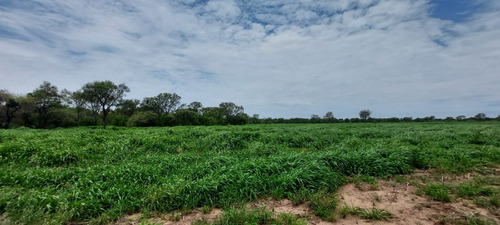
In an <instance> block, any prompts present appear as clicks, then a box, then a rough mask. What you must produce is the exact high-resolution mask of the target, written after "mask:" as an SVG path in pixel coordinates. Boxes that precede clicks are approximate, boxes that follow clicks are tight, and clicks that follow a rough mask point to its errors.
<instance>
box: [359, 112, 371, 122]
mask: <svg viewBox="0 0 500 225" xmlns="http://www.w3.org/2000/svg"><path fill="white" fill-rule="evenodd" d="M371 114H372V111H370V110H368V109H365V110H361V111H360V112H359V118H360V119H362V120H365V121H366V120H368V118H370V115H371Z"/></svg>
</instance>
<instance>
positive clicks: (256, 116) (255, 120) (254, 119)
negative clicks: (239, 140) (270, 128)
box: [249, 114, 260, 124]
mask: <svg viewBox="0 0 500 225" xmlns="http://www.w3.org/2000/svg"><path fill="white" fill-rule="evenodd" d="M259 117H260V115H259V114H253V115H252V117H250V119H249V121H250V123H254V124H256V123H259Z"/></svg>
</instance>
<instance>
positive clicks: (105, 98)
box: [82, 80, 130, 128]
mask: <svg viewBox="0 0 500 225" xmlns="http://www.w3.org/2000/svg"><path fill="white" fill-rule="evenodd" d="M125 92H130V89H129V88H128V87H127V86H126V85H125V84H119V85H116V84H114V83H113V82H111V81H109V80H106V81H94V82H90V83H87V84H85V85H83V87H82V95H83V96H82V97H83V99H84V100H85V101H86V102H90V103H92V104H93V105H94V107H93V108H95V106H96V105H97V106H99V108H98V111H97V112H100V113H101V116H102V126H103V128H106V118H107V117H108V114H109V112H110V111H111V107H114V106H116V105H118V104H119V103H120V102H121V101H122V100H123V97H124V96H125Z"/></svg>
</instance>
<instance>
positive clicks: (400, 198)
mask: <svg viewBox="0 0 500 225" xmlns="http://www.w3.org/2000/svg"><path fill="white" fill-rule="evenodd" d="M419 176H427V177H429V179H430V178H431V172H429V171H416V172H415V173H414V174H413V175H412V180H418V179H419ZM415 177H416V178H417V179H415ZM473 177H474V175H471V174H466V175H462V176H450V177H446V176H442V177H437V178H436V177H432V179H433V180H436V179H438V180H442V181H445V182H450V183H454V182H464V181H467V180H469V179H472V178H473ZM420 178H422V177H420ZM373 188H374V187H373V186H372V187H371V186H370V185H369V184H360V185H354V184H347V185H344V186H343V187H342V188H340V189H339V190H338V191H337V194H338V196H339V197H338V198H339V200H340V203H339V206H338V208H341V207H342V206H344V205H347V206H349V207H353V208H354V207H361V208H365V209H371V208H372V207H376V208H377V209H384V210H387V211H388V212H390V213H392V214H393V215H394V216H393V217H392V218H390V219H389V220H388V221H371V220H364V219H361V218H360V217H359V216H348V217H346V218H340V216H339V218H338V220H337V221H336V222H333V223H332V222H327V221H323V220H321V219H320V218H319V217H317V216H315V215H314V213H313V211H312V210H311V209H310V207H309V205H308V204H307V203H303V204H300V205H296V206H294V205H293V204H292V202H291V201H290V200H287V199H283V200H272V199H264V200H259V201H256V202H252V203H249V204H248V205H247V207H248V208H255V207H265V208H266V209H267V210H270V211H272V212H274V213H275V214H280V213H289V214H292V215H297V216H299V217H300V218H306V219H307V220H308V221H310V222H309V224H312V225H329V224H339V225H350V224H405V225H406V224H421V225H431V224H438V223H439V221H440V220H441V218H443V217H445V216H446V217H448V218H460V217H463V216H472V215H476V216H482V217H487V218H490V219H493V220H495V221H496V222H497V223H498V224H500V218H499V217H497V216H495V215H492V214H491V213H490V212H488V210H486V209H482V208H479V207H477V206H475V205H474V203H473V202H472V201H470V200H466V199H458V200H456V201H454V202H452V203H441V202H436V201H431V200H429V199H427V198H425V197H422V196H419V195H417V194H416V192H417V188H416V187H414V186H412V185H410V184H409V183H407V184H401V183H396V182H389V181H379V183H378V185H377V187H376V188H375V189H374V190H373ZM221 214H222V211H221V210H220V209H213V210H212V211H211V212H210V213H207V214H203V213H202V211H201V209H199V208H198V209H194V210H193V211H192V212H191V213H190V214H187V215H180V213H177V214H175V213H169V214H165V215H162V216H156V217H153V218H150V219H148V220H147V221H148V222H150V223H158V224H165V225H167V224H168V225H187V224H191V223H192V222H194V221H196V220H198V219H204V220H206V221H208V222H211V221H214V220H215V219H217V217H218V216H220V215H221ZM175 215H177V218H178V219H179V220H178V221H175V219H174V218H175ZM140 217H141V214H133V215H128V216H126V217H124V218H122V219H120V220H119V221H117V222H116V223H115V224H117V225H136V224H139V222H138V221H140Z"/></svg>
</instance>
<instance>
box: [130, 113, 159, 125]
mask: <svg viewBox="0 0 500 225" xmlns="http://www.w3.org/2000/svg"><path fill="white" fill-rule="evenodd" d="M157 118H158V116H157V115H156V113H154V112H151V111H145V112H138V113H135V114H134V115H132V116H131V117H130V119H128V121H127V126H128V127H151V126H155V125H156V119H157Z"/></svg>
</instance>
